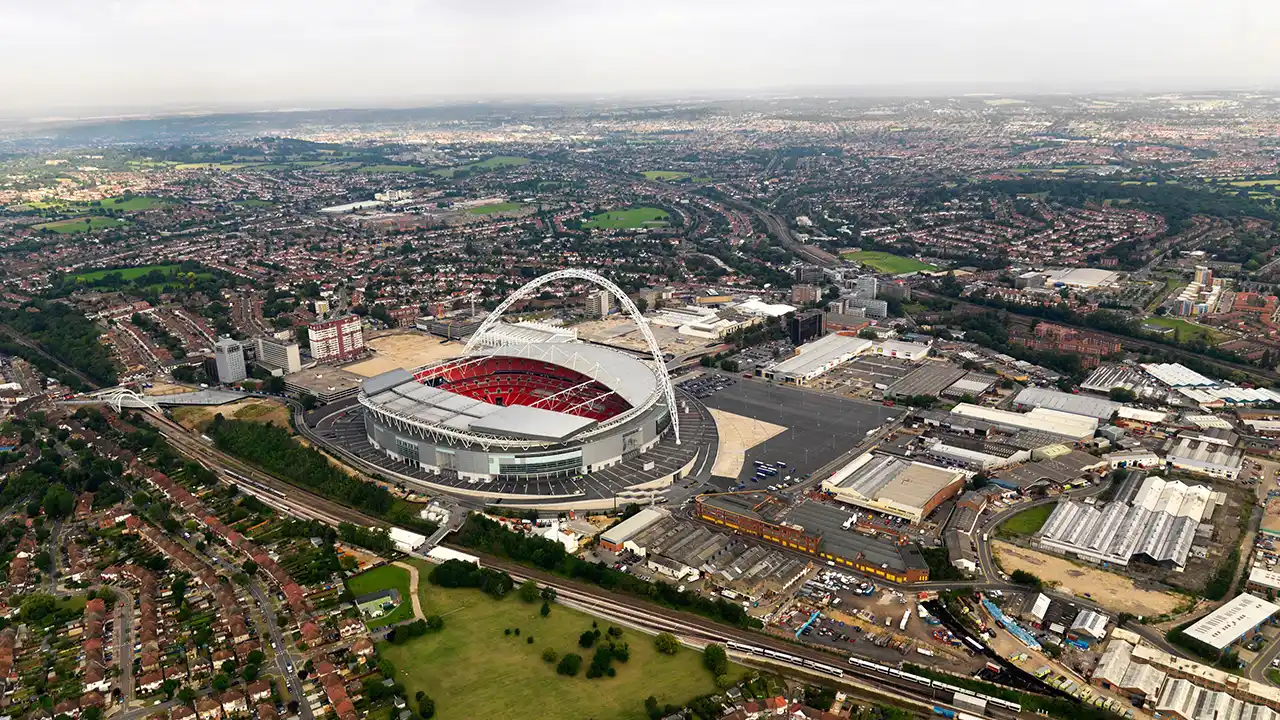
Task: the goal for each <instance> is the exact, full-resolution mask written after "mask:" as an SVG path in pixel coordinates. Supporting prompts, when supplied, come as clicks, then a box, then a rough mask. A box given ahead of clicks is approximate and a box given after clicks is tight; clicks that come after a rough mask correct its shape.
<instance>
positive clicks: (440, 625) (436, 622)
mask: <svg viewBox="0 0 1280 720" xmlns="http://www.w3.org/2000/svg"><path fill="white" fill-rule="evenodd" d="M443 629H444V618H442V617H440V616H439V615H428V616H427V630H429V631H431V632H438V631H440V630H443Z"/></svg>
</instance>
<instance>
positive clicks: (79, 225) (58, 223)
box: [36, 215, 129, 234]
mask: <svg viewBox="0 0 1280 720" xmlns="http://www.w3.org/2000/svg"><path fill="white" fill-rule="evenodd" d="M128 224H129V222H128V221H127V220H116V219H115V218H109V217H99V216H97V215H90V216H89V217H82V218H75V219H74V220H55V221H54V222H47V223H43V224H41V225H37V226H36V229H37V230H52V231H53V232H56V233H63V234H65V233H78V232H89V231H91V230H106V229H108V228H118V227H124V226H125V225H128Z"/></svg>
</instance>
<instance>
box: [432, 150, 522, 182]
mask: <svg viewBox="0 0 1280 720" xmlns="http://www.w3.org/2000/svg"><path fill="white" fill-rule="evenodd" d="M530 162H532V161H531V160H529V158H523V157H515V156H513V155H498V156H496V157H491V158H487V159H485V160H481V161H479V162H473V163H467V164H466V165H458V166H457V167H447V168H440V169H438V170H432V171H431V174H432V175H439V176H440V177H444V178H451V177H453V176H454V175H455V174H457V173H458V172H461V171H467V172H471V171H473V170H497V169H499V168H507V167H520V166H521V165H527V164H529V163H530Z"/></svg>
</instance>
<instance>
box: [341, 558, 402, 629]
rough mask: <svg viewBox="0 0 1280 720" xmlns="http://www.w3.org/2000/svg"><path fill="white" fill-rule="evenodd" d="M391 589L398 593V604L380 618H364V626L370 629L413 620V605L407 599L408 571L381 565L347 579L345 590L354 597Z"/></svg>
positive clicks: (393, 566)
mask: <svg viewBox="0 0 1280 720" xmlns="http://www.w3.org/2000/svg"><path fill="white" fill-rule="evenodd" d="M392 588H394V589H396V590H399V591H400V604H399V605H397V606H396V609H395V610H392V611H391V612H389V613H387V614H386V615H383V616H382V617H380V618H375V619H373V620H370V619H367V618H365V624H366V625H368V626H369V627H371V628H379V627H382V626H384V625H394V624H395V623H398V622H403V621H405V620H412V619H413V603H412V602H411V601H410V599H409V571H408V570H405V569H404V568H400V567H396V566H395V565H383V566H382V567H377V568H374V569H372V570H369V571H367V572H362V573H360V574H359V575H356V576H355V577H351V578H347V589H348V590H350V591H351V594H352V595H354V596H356V597H360V596H361V595H368V594H369V593H371V592H377V591H379V590H390V589H392Z"/></svg>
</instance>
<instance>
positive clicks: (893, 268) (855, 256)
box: [841, 250, 938, 275]
mask: <svg viewBox="0 0 1280 720" xmlns="http://www.w3.org/2000/svg"><path fill="white" fill-rule="evenodd" d="M841 257H842V258H844V259H845V260H851V261H853V262H858V263H862V264H863V265H866V266H867V267H869V268H871V269H873V270H876V271H879V272H882V273H889V274H891V275H898V274H901V273H909V272H922V271H925V270H937V269H938V267H937V266H936V265H930V264H929V263H922V262H920V261H919V260H916V259H914V258H908V257H902V256H901V255H894V254H892V253H887V252H880V251H878V250H862V251H859V252H847V253H841Z"/></svg>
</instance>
